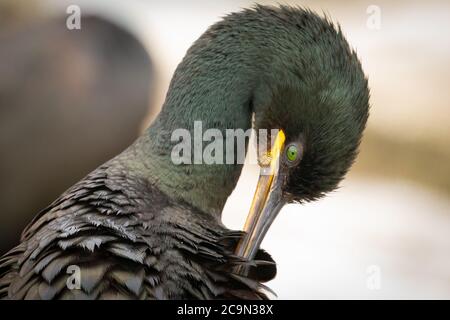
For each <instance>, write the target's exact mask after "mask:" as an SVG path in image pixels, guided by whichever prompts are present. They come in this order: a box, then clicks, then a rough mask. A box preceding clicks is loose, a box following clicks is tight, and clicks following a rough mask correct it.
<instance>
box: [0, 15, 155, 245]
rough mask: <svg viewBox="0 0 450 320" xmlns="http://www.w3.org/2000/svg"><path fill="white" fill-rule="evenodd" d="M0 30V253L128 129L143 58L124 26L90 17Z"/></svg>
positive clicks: (138, 106)
mask: <svg viewBox="0 0 450 320" xmlns="http://www.w3.org/2000/svg"><path fill="white" fill-rule="evenodd" d="M14 30H15V31H9V32H8V31H5V30H3V31H1V29H0V150H1V158H0V204H1V211H0V253H2V252H4V251H5V250H7V249H9V248H11V247H12V246H13V245H14V244H15V243H16V242H17V241H18V239H19V236H20V232H21V230H22V229H23V227H24V226H25V225H26V224H27V222H28V221H29V220H30V219H31V218H32V216H34V215H35V214H36V213H37V212H38V211H39V210H40V209H42V208H43V207H45V206H46V205H47V204H48V203H50V202H51V201H53V200H54V199H55V198H56V197H57V196H58V195H59V194H60V193H61V192H63V191H64V190H65V189H66V188H67V187H69V186H71V185H72V184H73V183H74V182H76V181H77V180H78V179H80V178H82V177H83V176H84V175H85V174H87V173H88V172H89V171H91V170H92V169H94V168H95V167H96V166H98V165H100V164H101V163H102V162H104V161H106V160H108V159H109V158H110V157H112V156H114V155H115V154H117V153H119V152H120V151H121V150H123V149H124V148H125V147H126V146H128V145H129V144H130V143H131V142H132V141H133V140H134V139H135V137H136V136H137V135H138V130H139V125H140V122H141V120H142V119H143V118H144V117H145V115H146V113H147V111H148V106H149V88H150V85H151V83H150V82H151V78H150V77H151V63H150V60H149V57H148V55H147V53H146V51H145V50H144V48H143V47H142V45H141V44H140V43H139V42H138V41H137V40H136V39H135V38H134V37H133V36H131V35H130V34H129V33H127V32H125V31H123V30H122V29H120V28H118V27H117V26H115V25H113V24H111V23H109V22H106V21H103V20H101V19H99V18H95V17H83V20H82V29H81V30H73V31H70V30H68V29H67V28H66V24H65V20H64V19H61V20H59V19H58V20H56V21H55V20H52V21H48V20H47V21H40V22H37V23H35V24H33V25H27V26H26V27H25V28H22V29H21V30H20V31H18V30H17V28H15V29H14Z"/></svg>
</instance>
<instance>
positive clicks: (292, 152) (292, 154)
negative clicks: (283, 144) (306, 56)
mask: <svg viewBox="0 0 450 320" xmlns="http://www.w3.org/2000/svg"><path fill="white" fill-rule="evenodd" d="M286 156H287V158H288V160H289V161H295V160H296V159H297V156H298V149H297V147H296V146H289V147H288V148H287V150H286Z"/></svg>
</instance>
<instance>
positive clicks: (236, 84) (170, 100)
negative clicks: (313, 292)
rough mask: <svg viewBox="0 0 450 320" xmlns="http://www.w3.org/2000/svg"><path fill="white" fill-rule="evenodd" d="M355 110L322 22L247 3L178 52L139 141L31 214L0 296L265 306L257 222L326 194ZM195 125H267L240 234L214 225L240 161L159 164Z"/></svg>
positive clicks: (4, 270)
mask: <svg viewBox="0 0 450 320" xmlns="http://www.w3.org/2000/svg"><path fill="white" fill-rule="evenodd" d="M368 109H369V90H368V85H367V80H366V78H365V76H364V73H363V71H362V68H361V65H360V62H359V60H358V58H357V55H356V53H355V52H354V51H353V50H352V49H350V47H349V45H348V43H347V41H346V40H345V38H344V36H343V34H342V32H341V30H340V28H339V27H336V26H335V25H334V24H333V23H332V22H330V21H329V19H327V18H322V17H320V16H318V15H317V14H315V13H313V12H311V11H309V10H306V9H302V8H293V7H288V6H280V7H268V6H260V5H257V6H255V7H253V8H252V9H245V10H243V11H240V12H237V13H232V14H230V15H228V16H226V17H225V18H224V19H223V20H221V21H220V22H218V23H216V24H214V25H213V26H211V27H210V28H209V29H208V30H207V31H206V32H205V33H204V34H203V35H202V36H201V37H200V38H199V39H198V40H197V41H196V42H195V43H194V44H193V45H192V47H191V48H190V49H189V50H188V51H187V54H186V56H185V57H184V59H183V60H182V62H181V63H180V64H179V65H178V67H177V69H176V71H175V73H174V76H173V79H172V81H171V84H170V87H169V90H168V93H167V97H166V100H165V102H164V105H163V108H162V110H161V112H160V114H159V115H158V117H157V118H156V120H155V121H154V122H153V123H152V124H151V125H150V127H149V128H148V129H147V130H146V131H145V133H144V134H143V135H142V136H141V137H139V138H138V139H137V140H136V141H135V142H134V143H133V144H132V145H131V146H130V147H129V148H128V149H126V150H125V151H123V152H122V153H121V154H119V155H118V156H116V157H115V158H113V159H112V160H110V161H108V162H106V163H105V164H103V165H101V166H100V167H98V168H97V169H96V170H94V171H93V172H92V173H90V174H88V175H87V176H86V177H85V178H84V179H82V180H81V181H80V182H78V183H76V184H75V185H74V186H73V187H71V188H70V189H69V190H67V191H66V192H64V193H63V194H62V195H61V196H60V197H59V198H58V199H56V200H55V201H54V202H53V203H52V204H50V205H49V206H48V207H47V208H45V209H44V210H42V211H41V212H40V213H39V214H38V215H37V216H36V217H35V218H34V220H33V221H32V222H31V223H30V224H29V225H28V226H27V227H26V229H25V230H24V232H23V234H22V238H21V243H20V244H19V245H18V246H17V247H15V248H14V249H12V250H11V251H10V252H9V253H7V254H6V255H4V256H3V257H2V258H1V260H0V274H2V275H1V279H0V297H2V298H9V299H74V298H81V299H115V298H131V299H137V298H139V299H184V298H188V299H226V298H234V299H236V298H242V299H263V298H267V296H266V293H265V290H264V288H265V286H264V285H263V284H262V282H265V281H267V280H270V279H271V278H273V277H274V276H275V273H276V268H275V264H274V262H273V260H272V259H271V257H270V255H269V254H268V253H266V252H265V251H263V250H261V249H259V246H260V244H261V241H262V238H263V237H264V235H265V233H266V232H267V230H268V228H269V226H270V223H271V222H272V221H273V220H274V218H275V216H276V215H277V213H278V212H279V211H280V209H281V208H282V206H283V205H284V204H285V203H292V202H306V201H311V200H315V199H318V198H320V197H321V196H323V195H324V194H325V193H327V192H328V191H331V190H333V189H335V188H336V186H337V185H338V183H339V182H340V181H341V179H342V178H343V177H344V175H345V174H346V172H347V171H348V169H349V167H350V166H351V164H352V162H353V161H354V159H355V157H356V154H357V150H358V145H359V142H360V140H361V136H362V132H363V130H364V127H365V124H366V120H367V117H368ZM194 121H202V126H203V129H204V130H206V129H208V128H216V129H219V130H221V131H222V132H225V130H226V129H242V130H244V131H245V130H247V129H249V128H251V127H253V128H255V129H258V130H259V129H268V130H270V129H279V130H278V131H277V134H276V135H273V136H270V139H268V141H270V142H267V141H266V143H267V145H268V147H269V149H268V150H269V151H268V152H263V153H259V154H258V157H259V160H260V163H261V170H264V173H262V174H261V175H260V178H259V180H258V185H257V188H256V192H255V196H254V199H253V203H252V206H251V210H250V212H249V215H248V218H247V222H246V224H245V227H244V231H245V232H237V231H231V230H228V229H227V228H225V226H224V225H223V224H222V223H221V211H222V209H223V207H224V204H225V201H226V200H227V198H228V196H229V195H230V193H231V192H232V190H233V188H234V187H235V185H236V183H237V179H238V178H239V175H240V172H241V169H242V164H241V163H237V161H235V162H234V163H233V164H228V163H226V164H205V163H200V164H196V163H193V164H189V163H182V164H175V163H174V162H173V161H172V158H171V154H172V151H173V148H174V145H176V143H178V142H179V141H173V139H172V137H171V134H172V132H173V131H174V130H176V129H179V128H184V129H186V130H188V131H189V132H193V130H194ZM74 268H75V269H74ZM77 268H78V269H77ZM71 270H75V271H76V270H78V271H79V273H78V275H79V285H78V286H76V285H75V287H74V286H69V283H68V277H69V276H72V275H73V274H71V272H72V271H71ZM75 271H73V272H74V274H75ZM74 283H75V284H76V283H77V281H76V280H75V281H74ZM70 284H73V283H70Z"/></svg>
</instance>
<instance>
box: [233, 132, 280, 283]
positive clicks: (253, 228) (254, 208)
mask: <svg viewBox="0 0 450 320" xmlns="http://www.w3.org/2000/svg"><path fill="white" fill-rule="evenodd" d="M285 139H286V137H285V135H284V132H283V131H282V130H279V131H278V134H277V136H276V138H275V141H274V143H273V145H272V147H271V150H270V151H269V152H268V153H267V154H266V155H267V156H266V157H263V158H265V159H266V161H265V163H261V162H260V174H259V178H258V184H257V186H256V190H255V194H254V196H253V201H252V205H251V207H250V211H249V213H248V216H247V220H246V222H245V225H244V231H245V233H246V234H245V235H244V237H243V238H242V239H241V241H240V242H239V243H238V246H237V248H236V254H237V255H238V256H240V257H243V258H245V259H246V260H252V259H253V258H254V257H255V255H256V252H257V251H258V249H259V246H260V245H261V242H262V240H263V239H264V236H265V235H266V233H267V230H269V228H270V225H271V224H272V222H273V221H274V220H275V218H276V216H277V215H278V213H279V212H280V210H281V208H282V207H283V205H284V200H283V197H282V189H281V186H282V184H283V182H284V181H283V180H284V175H283V174H281V172H280V171H279V167H280V166H279V164H280V157H281V153H282V151H283V150H284V142H285ZM246 269H247V268H245V267H243V266H239V267H238V269H237V273H239V274H244V275H245V274H246V273H247V271H248V270H246Z"/></svg>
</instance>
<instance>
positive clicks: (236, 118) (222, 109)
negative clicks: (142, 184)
mask: <svg viewBox="0 0 450 320" xmlns="http://www.w3.org/2000/svg"><path fill="white" fill-rule="evenodd" d="M191 59H193V57H192V56H191V57H189V55H188V57H187V59H186V58H185V60H183V62H182V63H181V64H180V65H179V67H178V68H177V70H176V72H175V74H174V77H173V79H172V82H171V85H170V88H169V91H168V94H167V97H166V101H165V103H164V105H163V108H162V111H161V112H160V114H159V115H158V117H157V118H156V119H155V121H154V122H153V123H152V125H151V126H150V127H149V128H148V129H147V130H146V132H145V133H144V134H143V135H142V136H141V137H140V138H139V139H138V141H137V142H136V144H135V148H134V150H135V151H134V152H135V153H136V154H137V156H138V158H139V159H138V162H140V163H141V164H142V167H141V168H140V172H141V173H142V174H144V175H145V177H146V179H148V180H149V181H150V182H151V183H153V184H155V185H156V186H157V187H158V188H159V189H160V190H161V191H162V192H164V193H165V194H166V195H168V196H169V197H170V198H172V199H174V200H176V201H183V202H185V203H188V204H189V205H192V206H194V207H196V208H198V209H200V210H201V211H203V212H206V213H208V214H212V215H213V216H215V217H216V218H217V219H220V217H221V212H222V209H223V207H224V205H225V202H226V200H227V198H228V196H229V195H230V194H231V192H232V191H233V189H234V187H235V185H236V183H237V180H238V178H239V175H240V173H241V169H242V162H241V163H236V162H237V161H233V163H228V164H227V161H226V153H225V150H224V149H225V146H226V144H227V143H228V142H225V138H226V129H233V130H236V131H237V130H239V129H242V131H244V132H245V131H247V130H248V129H249V128H250V127H251V114H252V108H251V101H252V91H253V85H252V81H253V82H254V80H253V79H252V78H254V76H252V74H251V72H247V73H246V72H245V70H242V68H240V67H239V66H237V65H236V67H235V68H230V69H227V71H226V72H221V71H220V68H221V67H222V69H223V66H221V65H220V64H216V62H215V61H214V59H213V60H203V61H197V62H196V63H195V66H194V65H193V64H192V61H191ZM243 71H244V72H243ZM236 75H239V76H236ZM180 129H181V132H188V133H189V141H188V148H189V149H190V156H189V155H188V156H187V158H186V159H185V160H187V159H189V160H188V161H184V162H185V163H183V164H178V163H175V162H174V159H173V154H172V152H173V150H174V147H175V146H176V145H178V144H179V143H180V140H179V139H177V137H178V136H177V134H176V133H177V130H178V131H179V130H180ZM208 129H216V130H218V131H216V132H221V133H222V135H221V137H220V136H219V137H218V136H215V137H214V138H213V139H211V140H210V141H204V139H203V138H204V136H203V134H204V133H206V132H207V131H208ZM247 132H248V131H247ZM222 139H223V140H222ZM199 140H200V141H199ZM217 140H222V141H221V143H222V146H223V149H222V150H224V152H223V157H222V162H221V163H220V161H219V163H213V164H207V163H205V160H206V159H204V157H203V155H204V153H203V152H204V151H206V146H207V145H208V144H211V143H212V142H214V141H217ZM185 142H186V141H183V143H185ZM235 143H237V139H234V141H233V144H235ZM195 148H197V150H194V149H195ZM198 150H200V159H199V157H198V155H199V152H198ZM233 150H235V151H236V152H237V147H234V149H233ZM184 155H186V153H185V154H184ZM199 160H200V161H199ZM218 160H220V158H219V159H218ZM186 162H187V163H186Z"/></svg>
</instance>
